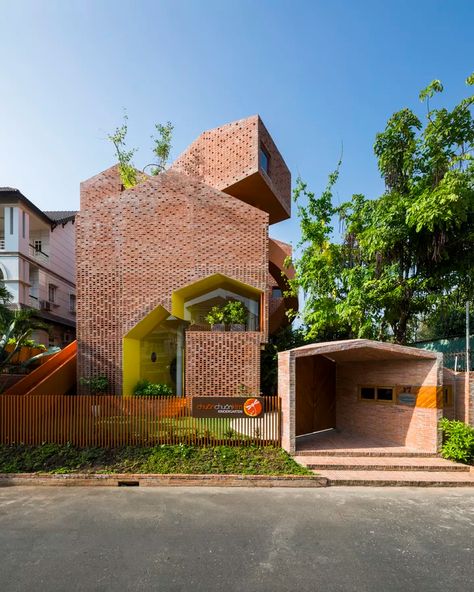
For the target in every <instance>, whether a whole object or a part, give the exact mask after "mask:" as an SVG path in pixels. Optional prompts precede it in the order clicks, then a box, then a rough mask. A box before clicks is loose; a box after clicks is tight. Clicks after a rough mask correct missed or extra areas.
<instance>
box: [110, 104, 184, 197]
mask: <svg viewBox="0 0 474 592" xmlns="http://www.w3.org/2000/svg"><path fill="white" fill-rule="evenodd" d="M155 129H156V132H157V135H156V136H151V138H152V140H153V143H154V147H153V154H154V155H155V157H156V159H157V162H155V163H152V164H148V165H146V167H145V168H144V169H143V172H145V169H147V168H148V167H151V174H152V175H158V174H160V173H161V172H163V171H164V170H165V169H166V165H167V163H168V158H169V155H170V152H171V140H172V137H173V129H174V127H173V125H172V123H171V122H170V121H168V122H167V123H166V124H161V123H156V124H155ZM127 134H128V115H127V113H124V116H123V123H122V125H121V126H120V127H117V128H116V129H115V131H114V132H113V133H112V134H109V135H108V136H107V138H108V140H109V141H110V142H112V144H113V145H114V148H115V153H116V156H117V160H118V166H119V173H120V178H121V180H122V184H123V186H124V187H125V189H129V188H130V187H134V186H135V185H137V184H138V183H139V182H141V181H143V180H144V179H145V178H146V176H145V175H144V174H140V172H139V171H138V170H137V169H136V167H135V165H134V164H133V156H134V154H135V153H136V152H137V148H132V149H130V150H127V143H126V140H127Z"/></svg>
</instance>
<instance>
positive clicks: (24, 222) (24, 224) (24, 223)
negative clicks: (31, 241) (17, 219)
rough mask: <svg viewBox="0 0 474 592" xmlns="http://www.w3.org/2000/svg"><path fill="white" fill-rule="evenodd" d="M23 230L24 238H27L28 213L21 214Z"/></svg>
mask: <svg viewBox="0 0 474 592" xmlns="http://www.w3.org/2000/svg"><path fill="white" fill-rule="evenodd" d="M21 228H22V236H23V238H25V234H26V212H22V213H21Z"/></svg>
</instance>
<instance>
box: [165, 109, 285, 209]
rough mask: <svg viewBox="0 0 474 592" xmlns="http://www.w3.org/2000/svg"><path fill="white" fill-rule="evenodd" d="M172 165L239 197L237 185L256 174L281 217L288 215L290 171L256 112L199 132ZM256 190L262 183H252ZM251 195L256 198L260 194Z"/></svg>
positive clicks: (246, 192)
mask: <svg viewBox="0 0 474 592" xmlns="http://www.w3.org/2000/svg"><path fill="white" fill-rule="evenodd" d="M261 145H263V146H264V148H265V150H266V152H267V153H268V154H269V156H270V170H269V174H267V173H266V172H265V171H264V170H263V169H262V167H261V166H260V162H259V151H260V146H261ZM172 168H173V169H175V170H180V171H183V172H185V173H187V174H190V175H193V176H197V177H198V178H199V179H201V180H202V181H203V182H204V183H206V184H207V185H210V186H212V187H215V188H216V189H220V190H221V191H226V192H227V193H230V194H231V195H235V196H236V197H238V198H240V197H241V192H242V191H243V190H242V187H241V186H240V185H236V184H238V183H239V182H241V181H242V180H245V179H248V178H250V177H251V176H252V175H256V174H258V175H259V176H260V177H261V179H262V180H263V182H264V183H265V184H266V186H267V187H268V188H269V190H270V191H271V192H272V193H273V195H274V196H275V199H277V200H278V202H279V203H280V204H281V206H283V209H284V210H285V211H286V216H284V217H280V219H284V218H285V217H286V218H288V217H289V216H290V211H291V175H290V171H289V170H288V167H287V166H286V164H285V161H284V160H283V158H282V156H281V154H280V152H279V151H278V148H277V147H276V145H275V143H274V141H273V139H272V138H271V136H270V134H269V133H268V131H267V129H266V128H265V126H264V125H263V123H262V121H261V119H260V118H259V116H258V115H254V116H252V117H248V118H246V119H241V120H239V121H235V122H233V123H228V124H226V125H223V126H221V127H218V128H215V129H213V130H209V131H206V132H204V133H202V134H201V135H200V136H199V138H197V139H196V140H195V141H194V142H193V143H192V144H191V145H190V146H189V148H188V149H187V150H186V151H185V152H183V154H181V155H180V156H179V158H177V159H176V161H175V162H174V163H173V165H172ZM228 188H232V189H228ZM255 191H256V193H258V192H259V191H261V186H259V187H258V186H255ZM249 192H250V193H251V192H252V188H250V189H249V188H248V186H246V187H245V195H246V196H247V197H248V194H249ZM254 197H255V199H256V200H257V201H258V197H259V196H258V195H255V196H254ZM267 206H268V207H269V208H271V205H269V204H267ZM267 211H269V210H267Z"/></svg>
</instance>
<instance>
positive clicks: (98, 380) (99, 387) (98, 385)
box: [79, 376, 109, 395]
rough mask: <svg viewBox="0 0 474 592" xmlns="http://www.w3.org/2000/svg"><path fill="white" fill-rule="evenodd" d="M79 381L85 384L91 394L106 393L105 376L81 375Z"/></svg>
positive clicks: (107, 381) (107, 380)
mask: <svg viewBox="0 0 474 592" xmlns="http://www.w3.org/2000/svg"><path fill="white" fill-rule="evenodd" d="M79 383H80V384H82V385H84V386H86V387H87V389H88V391H89V392H90V393H91V394H93V395H97V394H102V393H106V392H107V391H108V389H109V379H108V378H107V376H91V377H90V378H84V377H83V376H81V378H80V379H79Z"/></svg>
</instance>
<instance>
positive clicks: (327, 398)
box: [296, 356, 336, 436]
mask: <svg viewBox="0 0 474 592" xmlns="http://www.w3.org/2000/svg"><path fill="white" fill-rule="evenodd" d="M335 427H336V364H335V362H333V361H332V360H329V359H328V358H325V357H324V356H307V357H303V358H296V435H297V436H301V435H302V434H310V433H312V432H318V431H320V430H325V429H328V428H335Z"/></svg>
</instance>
